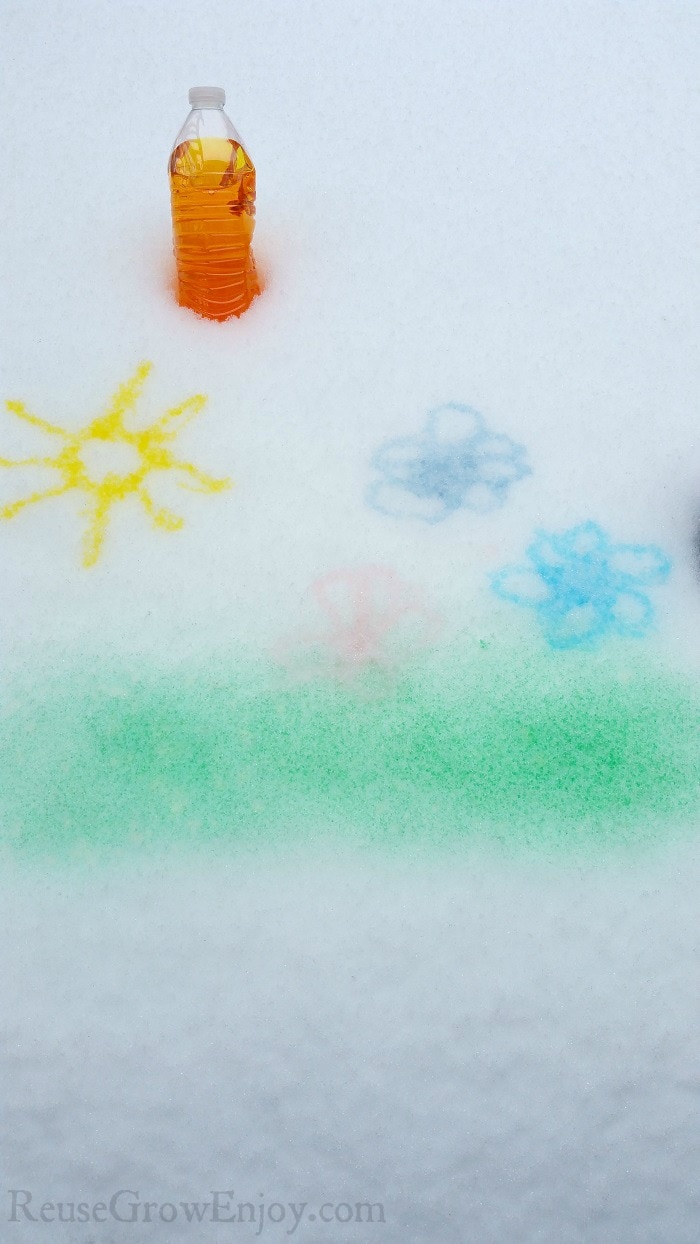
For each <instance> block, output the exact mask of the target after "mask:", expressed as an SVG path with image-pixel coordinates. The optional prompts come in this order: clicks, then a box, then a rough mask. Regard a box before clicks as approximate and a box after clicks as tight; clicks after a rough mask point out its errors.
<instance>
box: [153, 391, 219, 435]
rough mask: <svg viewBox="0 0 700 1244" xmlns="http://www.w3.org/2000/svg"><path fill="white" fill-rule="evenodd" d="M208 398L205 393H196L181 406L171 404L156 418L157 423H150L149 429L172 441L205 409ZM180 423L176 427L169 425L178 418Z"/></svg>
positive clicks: (154, 433) (181, 403)
mask: <svg viewBox="0 0 700 1244" xmlns="http://www.w3.org/2000/svg"><path fill="white" fill-rule="evenodd" d="M206 404H207V399H206V397H205V395H204V394H203V393H195V394H194V396H193V397H188V398H186V400H185V401H184V402H180V405H179V406H171V407H170V409H169V410H166V412H165V414H164V415H161V417H160V419H156V421H155V423H152V424H150V426H149V427H148V429H147V431H148V432H149V433H150V434H152V435H153V436H155V437H156V438H157V439H158V440H160V441H172V440H174V439H175V437H176V436H178V435H179V433H180V430H181V429H182V428H184V427H186V425H187V424H188V423H191V422H192V420H193V419H196V418H197V415H200V414H201V413H202V411H203V410H204V407H205V406H206ZM178 419H179V420H180V423H179V424H178V426H177V427H176V428H169V427H168V425H169V424H171V423H174V422H175V421H176V420H178Z"/></svg>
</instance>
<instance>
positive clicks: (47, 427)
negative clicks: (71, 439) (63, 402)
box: [5, 401, 66, 436]
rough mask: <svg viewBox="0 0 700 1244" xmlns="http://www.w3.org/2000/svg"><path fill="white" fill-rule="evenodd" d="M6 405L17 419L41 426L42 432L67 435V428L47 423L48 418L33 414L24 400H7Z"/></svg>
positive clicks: (51, 434) (33, 425)
mask: <svg viewBox="0 0 700 1244" xmlns="http://www.w3.org/2000/svg"><path fill="white" fill-rule="evenodd" d="M5 406H6V408H7V410H9V412H10V414H11V415H14V416H15V418H17V419H22V420H23V421H24V422H25V423H31V425H32V427H35V428H40V429H41V431H42V432H47V433H48V434H49V436H65V435H66V433H65V429H64V428H59V427H57V426H56V424H55V423H47V421H46V419H40V418H39V416H38V415H33V414H32V413H31V411H29V410H27V407H26V406H25V404H24V402H15V401H6V402H5Z"/></svg>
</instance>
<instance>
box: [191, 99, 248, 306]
mask: <svg viewBox="0 0 700 1244" xmlns="http://www.w3.org/2000/svg"><path fill="white" fill-rule="evenodd" d="M169 175H170V201H171V207H172V217H173V245H174V251H175V262H176V265H177V296H178V302H179V303H180V305H181V306H183V307H189V308H190V309H191V310H192V311H196V312H197V313H198V314H199V315H202V316H205V317H206V318H207V319H212V320H227V319H229V317H230V316H232V315H241V314H242V313H243V312H244V311H245V310H246V309H247V308H248V307H249V306H250V304H251V302H252V301H253V298H255V296H256V294H258V293H259V292H260V287H259V283H258V277H257V273H256V270H255V261H254V259H253V255H252V251H251V240H252V237H253V229H254V227H255V167H254V165H253V163H252V161H251V160H250V158H249V156H248V154H247V152H246V150H245V147H244V146H243V142H242V140H241V137H240V135H239V134H238V133H237V132H236V130H235V129H234V127H233V125H232V124H231V122H230V121H229V119H228V117H227V116H226V113H225V112H224V111H223V108H222V107H220V106H211V107H209V106H207V107H193V108H192V110H191V112H190V114H189V116H188V117H187V120H186V121H185V124H184V125H183V127H182V129H181V130H180V133H179V134H178V136H177V138H176V139H175V143H174V146H173V150H172V152H171V155H170V162H169Z"/></svg>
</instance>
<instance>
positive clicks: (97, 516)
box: [0, 362, 231, 566]
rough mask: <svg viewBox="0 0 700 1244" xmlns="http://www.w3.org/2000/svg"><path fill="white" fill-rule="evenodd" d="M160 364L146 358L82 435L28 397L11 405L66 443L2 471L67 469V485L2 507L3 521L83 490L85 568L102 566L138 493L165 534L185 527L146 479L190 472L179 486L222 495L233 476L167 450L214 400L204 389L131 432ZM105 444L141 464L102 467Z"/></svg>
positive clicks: (4, 461)
mask: <svg viewBox="0 0 700 1244" xmlns="http://www.w3.org/2000/svg"><path fill="white" fill-rule="evenodd" d="M152 366H153V364H152V363H149V362H143V363H140V364H139V366H138V367H137V368H136V371H135V372H134V373H133V375H132V376H131V377H130V378H129V379H128V380H127V381H125V383H124V384H122V385H120V386H119V387H118V389H117V390H116V392H115V393H114V395H113V397H112V398H111V400H110V402H109V403H108V406H107V409H106V411H105V413H104V414H102V415H99V416H97V418H95V419H93V420H91V421H90V422H89V423H87V424H86V425H85V426H84V427H83V428H82V429H80V430H78V431H77V432H73V431H69V430H68V429H67V428H61V427H59V426H58V425H56V424H52V423H48V422H47V421H46V420H45V419H40V418H39V417H38V416H37V415H33V414H32V413H31V412H30V411H28V410H27V408H26V407H25V405H24V403H23V402H18V401H8V402H7V403H6V405H7V409H8V411H9V412H10V414H13V415H15V416H16V417H17V418H18V419H21V420H23V421H24V422H25V423H30V424H32V425H33V426H35V427H37V428H39V429H40V430H41V431H43V432H46V433H47V434H49V435H51V436H60V437H61V439H62V441H63V447H62V449H61V450H60V452H59V453H58V454H57V455H56V456H55V457H53V458H49V457H39V456H38V455H36V456H34V457H31V458H23V459H17V460H13V459H10V458H0V468H3V469H5V468H7V469H12V468H14V467H31V466H37V467H51V468H52V469H54V470H57V471H59V472H60V474H61V476H62V482H61V483H60V484H57V485H56V487H55V488H46V489H43V490H41V491H37V492H34V493H32V494H31V495H30V496H27V497H22V498H21V499H20V500H18V501H15V502H12V503H11V504H9V505H6V506H4V507H0V519H10V518H14V517H15V515H17V514H19V513H20V511H21V510H23V509H26V507H27V506H30V505H35V504H36V503H37V502H39V501H44V500H47V499H48V498H50V497H59V496H62V495H63V494H64V493H67V492H70V491H72V490H75V491H79V492H82V493H84V494H85V497H86V502H87V513H88V524H87V528H86V530H85V534H84V537H83V557H82V561H83V565H84V566H94V565H95V563H96V562H97V561H98V559H99V557H100V554H101V552H102V548H103V545H104V541H105V537H106V534H107V529H108V526H109V521H110V517H111V512H112V510H113V508H114V506H115V505H118V504H119V503H120V502H122V501H124V500H126V499H127V498H128V497H130V496H135V497H136V498H137V499H138V500H139V501H140V502H141V505H142V506H143V508H144V511H145V513H146V514H147V515H148V517H149V518H150V519H151V522H152V523H153V524H154V526H155V527H158V528H160V529H161V530H162V531H179V530H180V529H181V528H182V527H183V526H184V523H185V520H184V518H181V517H180V515H179V514H176V513H174V512H173V511H172V510H169V509H167V508H166V507H165V506H160V505H158V504H156V502H155V501H154V499H153V497H152V496H151V493H150V492H149V491H148V488H147V487H146V484H145V482H144V481H145V480H146V479H147V477H148V476H150V475H151V474H153V473H154V472H156V471H172V472H174V473H175V474H176V475H177V476H180V477H182V476H184V477H185V478H186V480H187V481H189V482H187V483H186V482H184V481H183V479H182V478H178V481H177V482H178V485H179V486H180V487H183V488H185V489H187V490H188V491H190V492H199V493H215V492H222V491H223V490H224V489H226V488H230V487H231V481H230V480H228V479H216V478H215V477H214V476H212V475H209V474H208V473H207V472H206V471H201V470H200V469H199V467H197V466H195V465H194V463H192V462H184V461H181V460H180V459H178V458H174V457H173V455H172V453H171V452H170V449H169V448H168V447H167V442H169V441H172V440H174V439H175V437H176V436H177V435H178V434H179V432H180V430H181V429H182V428H183V427H184V426H185V425H186V424H187V423H189V422H190V420H192V419H194V418H195V417H196V416H197V415H199V414H200V413H201V411H202V410H203V408H204V406H205V404H206V400H207V399H206V397H205V396H204V394H202V393H197V394H195V395H194V396H193V397H189V398H186V399H185V401H184V402H180V403H179V405H177V406H171V407H170V408H169V409H168V410H166V411H165V413H164V414H163V415H161V416H160V418H158V419H156V420H155V421H154V423H152V424H150V425H149V426H148V427H146V428H142V429H140V430H137V431H130V430H128V429H127V427H126V426H125V418H126V415H127V414H128V413H129V412H130V411H131V410H132V409H133V407H134V406H135V404H136V402H137V401H138V399H139V397H140V395H141V391H142V389H143V386H144V384H145V381H146V379H147V377H148V375H149V373H150V371H151V368H152ZM97 445H99V446H100V450H99V453H100V454H104V452H105V450H106V452H107V455H108V458H109V455H110V453H111V452H112V451H111V450H110V446H114V447H115V448H114V452H116V451H117V449H118V447H120V446H128V447H129V453H131V454H136V455H137V459H138V462H137V465H135V466H134V465H133V464H131V465H129V466H128V467H125V466H122V467H121V468H119V469H114V468H112V467H111V466H110V465H108V466H107V469H106V472H105V473H104V474H101V473H100V468H99V466H97V467H96V466H95V457H94V454H95V451H96V447H97ZM102 461H104V459H102ZM91 463H92V466H91Z"/></svg>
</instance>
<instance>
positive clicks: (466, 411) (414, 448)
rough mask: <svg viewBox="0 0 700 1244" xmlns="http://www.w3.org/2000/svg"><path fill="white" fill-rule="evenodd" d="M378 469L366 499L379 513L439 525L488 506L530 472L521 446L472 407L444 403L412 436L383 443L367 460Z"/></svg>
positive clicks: (500, 500) (491, 505) (497, 503)
mask: <svg viewBox="0 0 700 1244" xmlns="http://www.w3.org/2000/svg"><path fill="white" fill-rule="evenodd" d="M372 465H373V466H374V467H376V469H377V470H378V471H379V472H380V475H381V479H378V480H375V482H374V483H373V484H371V485H370V487H369V489H368V491H367V503H368V505H371V506H372V507H373V509H375V510H379V512H380V514H389V515H391V516H392V517H394V518H419V519H422V520H423V522H425V523H439V522H442V520H443V519H445V518H448V517H449V515H450V514H452V513H454V511H455V510H459V509H465V510H475V511H477V512H480V511H484V510H491V509H493V508H494V507H495V506H497V505H501V504H502V503H503V501H504V500H505V497H506V493H507V492H508V489H509V488H510V486H511V484H513V483H514V482H515V481H516V480H518V479H522V478H523V476H524V475H529V474H530V473H531V472H530V467H529V466H528V465H527V462H526V461H525V449H524V447H523V446H522V445H518V444H516V442H515V441H512V440H511V439H510V437H509V436H501V435H498V434H497V433H494V432H490V431H489V429H488V428H487V427H486V425H485V423H484V420H483V418H482V417H481V415H480V414H479V412H478V411H476V410H473V409H472V408H471V406H460V405H458V403H457V402H448V403H447V405H445V406H438V407H437V408H436V409H435V410H431V411H430V413H429V414H428V418H427V421H426V425H425V428H424V430H423V431H422V432H420V433H419V434H418V435H417V436H406V437H400V438H399V439H398V440H392V441H387V442H386V444H384V445H382V446H381V448H380V449H379V450H378V451H377V453H376V454H375V455H374V458H373V459H372Z"/></svg>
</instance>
